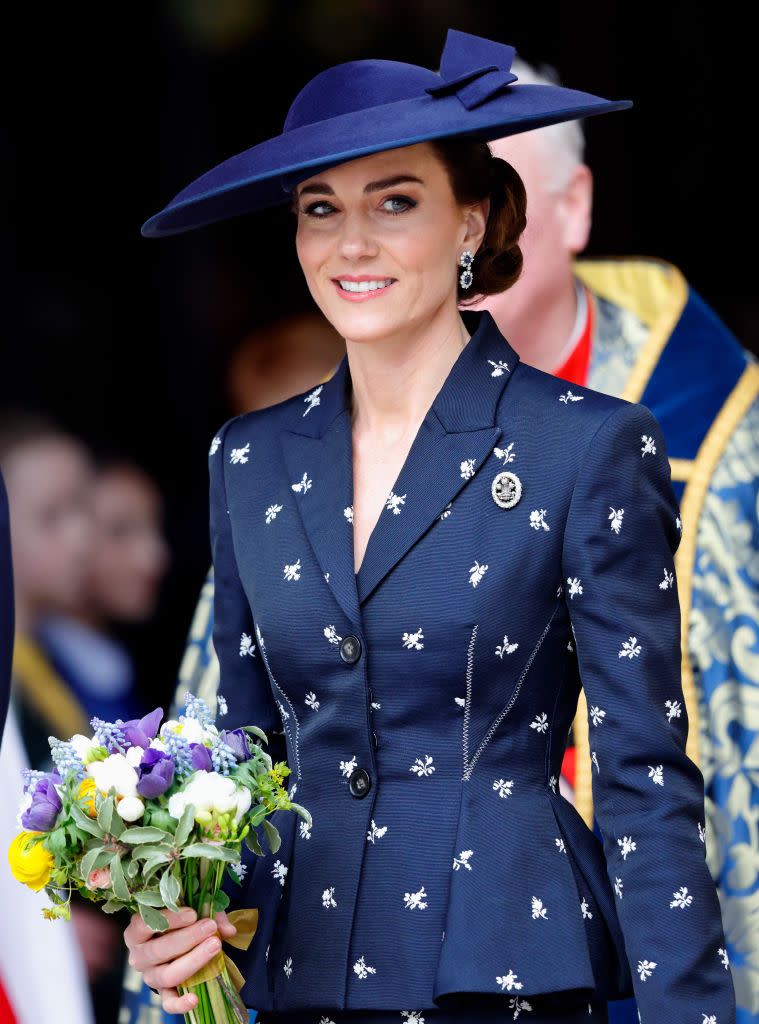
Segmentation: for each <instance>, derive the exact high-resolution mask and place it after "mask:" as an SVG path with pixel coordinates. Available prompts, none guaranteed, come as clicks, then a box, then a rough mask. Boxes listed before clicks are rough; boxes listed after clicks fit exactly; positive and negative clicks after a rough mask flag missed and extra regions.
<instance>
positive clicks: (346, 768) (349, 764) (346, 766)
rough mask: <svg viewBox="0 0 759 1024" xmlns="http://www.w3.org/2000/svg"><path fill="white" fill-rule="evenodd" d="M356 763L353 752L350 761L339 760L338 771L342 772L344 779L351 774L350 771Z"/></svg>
mask: <svg viewBox="0 0 759 1024" xmlns="http://www.w3.org/2000/svg"><path fill="white" fill-rule="evenodd" d="M357 764H358V761H357V760H356V755H355V754H354V755H353V757H352V758H351V759H350V761H341V762H340V771H341V772H342V773H343V775H344V776H345V778H346V779H347V778H348V776H349V775H350V774H351V772H352V771H353V769H354V768H355V767H356V765H357Z"/></svg>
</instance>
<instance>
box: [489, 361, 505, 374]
mask: <svg viewBox="0 0 759 1024" xmlns="http://www.w3.org/2000/svg"><path fill="white" fill-rule="evenodd" d="M488 362H489V363H490V365H491V366H492V367H493V369H492V370H491V371H490V376H491V377H503V371H504V370H508V368H509V364H508V363H507V362H506V361H505V360H503V359H499V360H497V361H496V360H494V359H488Z"/></svg>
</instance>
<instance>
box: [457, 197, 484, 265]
mask: <svg viewBox="0 0 759 1024" xmlns="http://www.w3.org/2000/svg"><path fill="white" fill-rule="evenodd" d="M489 214H490V196H486V198H485V199H481V200H480V201H479V202H477V203H473V204H472V205H471V206H469V207H467V214H466V222H465V223H466V234H465V236H464V238H463V239H462V242H461V244H462V245H463V246H464V247H465V248H467V249H470V250H471V251H472V252H477V250H478V249H479V247H480V245H482V240H483V238H484V237H485V229H486V228H487V223H488V215H489Z"/></svg>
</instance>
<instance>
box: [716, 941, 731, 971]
mask: <svg viewBox="0 0 759 1024" xmlns="http://www.w3.org/2000/svg"><path fill="white" fill-rule="evenodd" d="M717 952H718V953H719V955H720V957H721V958H722V966H723V967H724V968H725V970H727V968H728V966H729V964H730V958H729V957H728V955H727V950H726V949H723V948H722V946H720V948H719V949H718V950H717Z"/></svg>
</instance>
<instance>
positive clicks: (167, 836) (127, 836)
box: [119, 825, 174, 844]
mask: <svg viewBox="0 0 759 1024" xmlns="http://www.w3.org/2000/svg"><path fill="white" fill-rule="evenodd" d="M173 839H174V836H173V835H172V834H171V832H165V831H164V830H163V829H162V828H153V827H152V825H147V826H145V827H143V828H127V829H125V830H124V831H123V832H122V833H121V835H120V836H119V841H120V842H122V843H134V844H137V843H165V842H172V841H173Z"/></svg>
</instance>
